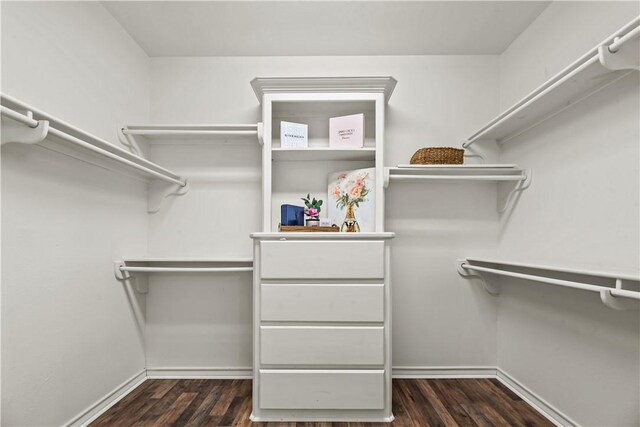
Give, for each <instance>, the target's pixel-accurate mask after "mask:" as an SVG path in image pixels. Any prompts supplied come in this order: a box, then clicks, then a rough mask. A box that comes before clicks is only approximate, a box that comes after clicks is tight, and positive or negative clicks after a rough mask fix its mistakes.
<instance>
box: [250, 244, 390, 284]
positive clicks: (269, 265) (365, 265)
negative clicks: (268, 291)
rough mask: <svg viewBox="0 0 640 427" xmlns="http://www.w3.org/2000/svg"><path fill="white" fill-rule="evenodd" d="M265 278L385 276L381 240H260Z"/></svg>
mask: <svg viewBox="0 0 640 427" xmlns="http://www.w3.org/2000/svg"><path fill="white" fill-rule="evenodd" d="M260 251H261V268H260V270H261V271H260V275H261V277H262V278H263V279H382V278H384V242H382V241H366V242H364V241H356V242H336V241H304V242H298V241H295V242H280V241H277V242H272V241H263V242H260Z"/></svg>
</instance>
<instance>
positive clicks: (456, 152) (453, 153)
mask: <svg viewBox="0 0 640 427" xmlns="http://www.w3.org/2000/svg"><path fill="white" fill-rule="evenodd" d="M463 162H464V150H463V149H460V148H453V147H429V148H421V149H419V150H418V151H416V152H415V153H414V154H413V156H411V161H410V163H411V164H412V165H461V164H462V163H463Z"/></svg>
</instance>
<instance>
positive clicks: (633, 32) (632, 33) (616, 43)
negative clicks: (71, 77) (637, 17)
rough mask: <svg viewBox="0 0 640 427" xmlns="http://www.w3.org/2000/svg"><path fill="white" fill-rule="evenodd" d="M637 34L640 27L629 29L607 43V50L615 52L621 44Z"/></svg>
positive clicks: (638, 34) (639, 33)
mask: <svg viewBox="0 0 640 427" xmlns="http://www.w3.org/2000/svg"><path fill="white" fill-rule="evenodd" d="M638 36H640V27H636V28H634V29H633V30H631V31H629V32H628V33H627V34H625V35H623V36H621V37H618V38H616V39H615V40H614V41H613V43H611V44H610V45H609V52H611V53H616V52H617V51H618V50H619V49H620V47H621V46H622V45H623V44H625V43H626V42H628V41H629V40H631V39H634V38H636V37H638ZM636 54H637V52H636Z"/></svg>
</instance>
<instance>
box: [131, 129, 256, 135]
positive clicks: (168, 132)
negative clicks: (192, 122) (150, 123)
mask: <svg viewBox="0 0 640 427" xmlns="http://www.w3.org/2000/svg"><path fill="white" fill-rule="evenodd" d="M122 133H124V134H125V135H142V136H156V135H157V136H160V135H169V136H170V135H176V136H180V135H190V136H191V135H196V136H198V135H202V136H207V135H229V136H234V135H247V136H253V135H258V131H256V130H178V129H153V130H144V129H127V128H123V129H122Z"/></svg>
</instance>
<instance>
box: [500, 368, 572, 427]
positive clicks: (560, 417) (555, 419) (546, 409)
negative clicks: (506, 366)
mask: <svg viewBox="0 0 640 427" xmlns="http://www.w3.org/2000/svg"><path fill="white" fill-rule="evenodd" d="M496 378H497V379H498V381H500V382H501V383H502V384H504V385H505V386H506V387H507V388H509V389H510V390H511V391H513V392H514V393H515V394H517V395H518V396H520V397H521V398H522V400H524V401H525V402H527V403H528V404H529V405H531V406H532V407H533V408H535V409H536V410H537V411H538V412H540V413H541V414H542V415H544V416H545V417H546V418H547V419H548V420H549V421H551V422H552V423H554V424H555V425H557V426H563V427H576V426H579V425H580V424H578V423H577V422H575V421H574V420H572V419H571V418H569V417H568V416H567V415H565V414H564V413H562V412H561V411H560V410H559V409H557V408H556V407H554V406H553V405H551V404H550V403H549V402H547V401H546V400H544V399H543V398H541V397H540V396H538V395H537V394H536V393H534V392H533V391H532V390H531V389H529V388H527V387H526V386H525V385H523V384H522V383H521V382H519V381H518V380H516V379H515V378H513V377H512V376H511V375H509V374H508V373H506V372H505V371H503V370H502V369H500V368H498V369H497V372H496Z"/></svg>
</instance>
